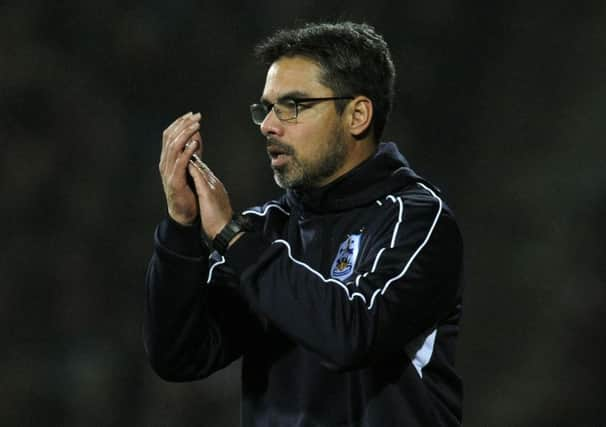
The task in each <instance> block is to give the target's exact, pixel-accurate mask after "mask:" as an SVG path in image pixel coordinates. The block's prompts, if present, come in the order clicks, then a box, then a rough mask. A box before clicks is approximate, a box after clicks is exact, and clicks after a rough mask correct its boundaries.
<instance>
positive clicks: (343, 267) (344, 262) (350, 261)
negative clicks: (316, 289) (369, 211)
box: [330, 234, 362, 280]
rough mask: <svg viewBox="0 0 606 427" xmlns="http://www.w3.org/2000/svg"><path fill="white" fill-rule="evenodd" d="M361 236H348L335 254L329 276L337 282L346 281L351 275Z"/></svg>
mask: <svg viewBox="0 0 606 427" xmlns="http://www.w3.org/2000/svg"><path fill="white" fill-rule="evenodd" d="M361 236H362V235H361V234H350V235H349V236H347V239H345V241H344V242H343V243H341V246H339V250H338V252H337V256H336V257H335V260H334V261H333V263H332V267H331V269H330V275H331V276H332V277H333V278H335V279H337V280H346V279H347V278H348V277H349V276H351V274H352V273H353V270H354V266H355V265H356V258H357V257H358V251H359V249H360V237H361Z"/></svg>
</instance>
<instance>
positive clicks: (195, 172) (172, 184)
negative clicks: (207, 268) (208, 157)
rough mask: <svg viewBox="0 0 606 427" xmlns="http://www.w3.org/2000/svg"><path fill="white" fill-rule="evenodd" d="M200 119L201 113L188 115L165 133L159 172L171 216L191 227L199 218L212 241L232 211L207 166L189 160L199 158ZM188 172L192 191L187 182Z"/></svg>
mask: <svg viewBox="0 0 606 427" xmlns="http://www.w3.org/2000/svg"><path fill="white" fill-rule="evenodd" d="M200 118H201V116H200V113H196V114H192V113H191V112H190V113H187V114H184V115H183V116H181V117H179V118H178V119H177V120H175V121H174V122H173V123H172V124H171V125H170V126H169V127H167V128H166V129H165V130H164V132H163V133H162V152H161V154H160V164H159V170H160V176H161V177H162V187H163V189H164V195H165V196H166V203H167V207H168V214H169V215H170V217H171V218H172V219H173V220H174V221H176V222H178V223H179V224H182V225H191V224H193V223H194V222H195V221H196V219H197V217H198V215H199V216H200V220H201V222H202V231H203V232H204V233H205V234H206V236H207V237H208V238H209V239H210V240H213V239H214V238H215V236H216V235H217V234H218V233H219V232H220V231H221V230H222V229H223V227H225V225H226V224H227V223H228V222H229V221H230V220H231V218H232V215H233V210H232V207H231V203H230V201H229V196H228V194H227V191H226V190H225V187H224V186H223V183H222V182H221V181H220V180H219V179H218V178H217V177H216V176H215V174H214V173H213V172H212V171H211V170H210V169H209V168H208V167H207V166H206V165H204V164H203V163H198V162H197V161H196V160H195V159H193V158H192V156H193V155H194V154H197V155H198V157H199V158H202V152H203V144H202V136H201V135H200V132H199V129H200ZM190 159H191V161H190ZM188 173H189V174H190V175H191V177H192V178H193V182H194V186H195V192H194V191H193V190H192V188H191V187H190V186H189V185H188V183H187V174H188Z"/></svg>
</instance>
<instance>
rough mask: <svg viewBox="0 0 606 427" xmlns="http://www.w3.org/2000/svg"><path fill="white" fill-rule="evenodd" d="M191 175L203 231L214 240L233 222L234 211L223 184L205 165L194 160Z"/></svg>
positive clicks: (191, 163) (190, 170)
mask: <svg viewBox="0 0 606 427" xmlns="http://www.w3.org/2000/svg"><path fill="white" fill-rule="evenodd" d="M189 173H190V175H191V176H192V178H193V179H194V185H195V186H196V193H198V205H199V206H200V218H201V219H202V231H204V233H205V234H206V235H207V236H208V238H209V239H210V240H213V239H214V238H215V236H216V235H217V234H219V233H220V232H221V230H222V229H223V227H225V225H226V224H227V223H228V222H229V221H231V217H232V215H233V210H232V208H231V203H230V201H229V196H228V195H227V191H226V190H225V187H224V186H223V183H222V182H221V181H219V179H218V178H217V177H216V176H215V174H214V173H213V172H212V171H211V170H210V169H209V168H208V166H206V165H205V164H204V163H201V162H198V161H197V160H192V162H190V164H189Z"/></svg>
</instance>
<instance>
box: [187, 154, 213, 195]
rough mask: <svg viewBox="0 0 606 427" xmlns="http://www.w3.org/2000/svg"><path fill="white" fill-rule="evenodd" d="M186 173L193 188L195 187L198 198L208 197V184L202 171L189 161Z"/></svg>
mask: <svg viewBox="0 0 606 427" xmlns="http://www.w3.org/2000/svg"><path fill="white" fill-rule="evenodd" d="M187 171H188V172H189V174H190V175H191V177H192V179H193V180H194V186H195V187H196V193H197V194H198V197H204V196H206V195H208V192H209V191H210V183H209V182H208V178H207V177H206V174H205V173H204V171H203V170H202V169H201V168H200V167H199V166H196V165H195V164H194V163H193V162H192V161H191V160H190V162H189V165H187Z"/></svg>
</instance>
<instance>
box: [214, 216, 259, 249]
mask: <svg viewBox="0 0 606 427" xmlns="http://www.w3.org/2000/svg"><path fill="white" fill-rule="evenodd" d="M249 228H250V227H249V224H248V221H247V220H246V219H245V218H244V217H243V216H241V215H234V216H232V219H231V220H230V221H229V222H228V223H227V224H225V226H224V227H223V228H222V229H221V231H220V232H219V233H217V234H216V235H215V237H214V238H213V239H212V247H213V249H214V250H216V251H217V252H219V253H220V254H221V255H224V254H225V252H226V251H227V249H228V248H229V247H230V246H231V245H232V244H234V243H235V242H236V241H237V240H238V239H239V238H240V237H241V236H242V235H243V234H244V233H245V232H246V231H248V230H249Z"/></svg>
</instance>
